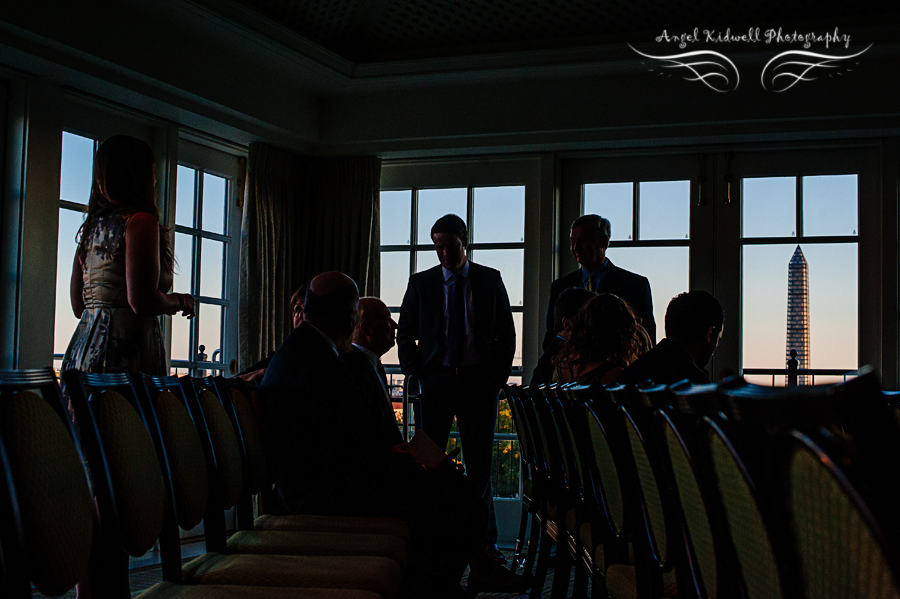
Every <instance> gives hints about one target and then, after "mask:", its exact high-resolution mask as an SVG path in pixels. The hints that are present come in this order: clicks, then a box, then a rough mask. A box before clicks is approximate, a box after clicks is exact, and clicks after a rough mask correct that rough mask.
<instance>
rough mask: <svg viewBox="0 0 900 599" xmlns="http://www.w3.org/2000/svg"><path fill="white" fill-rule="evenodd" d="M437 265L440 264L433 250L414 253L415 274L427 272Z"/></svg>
mask: <svg viewBox="0 0 900 599" xmlns="http://www.w3.org/2000/svg"><path fill="white" fill-rule="evenodd" d="M438 264H440V261H439V260H438V257H437V252H435V251H434V250H428V251H425V252H416V272H422V271H423V270H428V269H429V268H431V267H432V266H437V265H438ZM404 291H405V290H404Z"/></svg>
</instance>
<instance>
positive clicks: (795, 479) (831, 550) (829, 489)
mask: <svg viewBox="0 0 900 599" xmlns="http://www.w3.org/2000/svg"><path fill="white" fill-rule="evenodd" d="M791 438H792V439H791V440H792V443H791V444H790V446H789V448H788V449H787V454H786V461H787V469H786V475H785V476H786V478H787V494H786V495H787V502H788V507H789V512H790V514H791V521H792V524H793V526H792V529H793V532H794V537H795V546H796V551H797V554H798V555H799V558H800V563H801V564H802V566H803V587H804V588H803V590H804V596H805V597H807V598H808V599H820V598H822V599H824V598H825V597H848V598H854V597H859V598H860V599H862V598H863V597H900V584H898V581H900V578H898V575H900V562H898V554H897V548H896V537H891V536H889V534H888V532H887V531H886V530H885V529H884V528H883V527H882V526H881V525H880V523H879V521H878V519H877V518H876V516H875V514H874V513H873V512H872V510H871V507H870V506H871V504H870V501H869V499H871V498H872V497H873V493H872V489H871V487H869V486H868V485H867V484H865V481H863V480H862V479H861V475H862V473H863V470H859V469H858V468H857V467H856V465H857V461H858V460H856V459H854V457H853V455H852V452H851V451H847V450H846V449H843V450H842V449H841V443H840V441H839V439H836V438H835V437H833V436H832V435H830V434H829V433H828V432H827V431H825V430H822V431H819V433H818V434H815V433H814V434H809V435H807V434H804V433H801V432H799V431H793V432H792V433H791ZM891 500H892V501H894V502H896V498H895V497H893V498H891Z"/></svg>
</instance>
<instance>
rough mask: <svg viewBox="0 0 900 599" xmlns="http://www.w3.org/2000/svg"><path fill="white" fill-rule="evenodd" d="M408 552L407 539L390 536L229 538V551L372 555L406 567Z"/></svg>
mask: <svg viewBox="0 0 900 599" xmlns="http://www.w3.org/2000/svg"><path fill="white" fill-rule="evenodd" d="M408 552H409V548H408V547H407V544H406V541H404V540H403V539H401V538H400V537H394V536H390V535H370V534H349V533H342V532H300V531H293V532H284V531H276V530H271V531H256V530H241V531H238V532H236V533H234V534H233V535H231V537H230V538H229V539H228V553H254V554H266V555H320V556H328V555H370V556H375V557H389V558H391V559H392V560H394V561H395V562H397V563H398V564H400V566H401V567H402V568H404V569H405V568H406V561H407V557H408Z"/></svg>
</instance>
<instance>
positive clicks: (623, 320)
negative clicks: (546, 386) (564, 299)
mask: <svg viewBox="0 0 900 599" xmlns="http://www.w3.org/2000/svg"><path fill="white" fill-rule="evenodd" d="M643 345H644V344H643V339H642V336H641V332H640V324H639V323H638V320H637V318H635V315H634V311H632V309H631V307H630V306H629V305H628V304H627V303H626V302H625V301H624V300H623V299H621V298H620V297H618V296H616V295H612V294H611V293H601V294H600V295H598V296H597V297H595V298H593V299H591V300H590V301H589V302H588V303H586V304H585V305H584V307H583V308H582V309H581V311H579V312H578V314H577V315H576V316H575V321H574V326H573V330H572V335H571V336H570V337H569V340H568V341H566V342H565V343H564V344H563V346H562V348H561V349H560V350H559V353H558V354H557V355H556V357H555V358H554V359H553V362H554V364H555V365H556V367H555V369H554V372H553V377H552V378H551V379H550V381H551V382H553V383H572V382H576V383H579V384H582V385H590V384H592V383H594V382H600V383H602V384H604V385H609V384H612V383H613V382H614V381H615V380H616V377H618V376H619V373H620V372H622V370H624V369H625V367H626V366H628V365H629V364H631V363H632V362H634V361H635V360H637V359H638V358H639V357H640V355H641V353H642V349H643Z"/></svg>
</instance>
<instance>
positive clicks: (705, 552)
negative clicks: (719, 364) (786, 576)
mask: <svg viewBox="0 0 900 599" xmlns="http://www.w3.org/2000/svg"><path fill="white" fill-rule="evenodd" d="M656 392H658V393H662V394H665V395H667V396H668V397H667V400H668V401H667V402H665V403H666V404H670V405H671V407H668V406H667V407H666V408H657V410H656V413H655V417H656V419H657V421H658V423H659V425H660V426H661V427H662V430H663V435H664V437H665V445H666V447H667V454H668V458H669V459H668V461H667V462H666V466H667V467H668V468H670V472H669V476H670V479H671V480H672V481H673V483H674V486H675V488H676V490H677V500H678V509H679V511H680V513H681V514H682V518H683V528H684V535H685V541H686V548H685V549H686V552H687V553H686V564H687V566H688V568H687V573H688V575H689V577H685V582H686V583H687V584H690V586H691V588H692V591H693V593H694V594H696V595H697V596H698V597H703V598H710V599H714V598H716V597H741V596H743V595H744V590H743V586H742V584H741V582H740V573H739V571H738V569H737V567H736V564H737V558H736V556H735V554H734V546H733V544H732V541H731V536H730V535H729V534H728V529H727V524H726V521H725V515H724V511H723V508H722V504H721V499H720V497H719V490H718V487H717V485H716V481H715V478H714V477H712V475H711V472H712V468H711V463H710V455H709V443H708V440H709V437H708V435H707V436H706V437H704V436H703V435H701V433H700V427H701V420H702V418H703V417H704V415H705V414H708V413H714V411H715V405H716V398H717V394H716V386H715V385H692V384H690V383H689V382H687V381H684V382H683V383H682V384H678V385H673V386H671V387H670V388H669V389H664V390H657V391H656ZM651 403H654V404H657V405H658V404H660V403H663V402H660V401H658V400H656V401H651ZM680 589H681V585H679V590H680Z"/></svg>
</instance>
